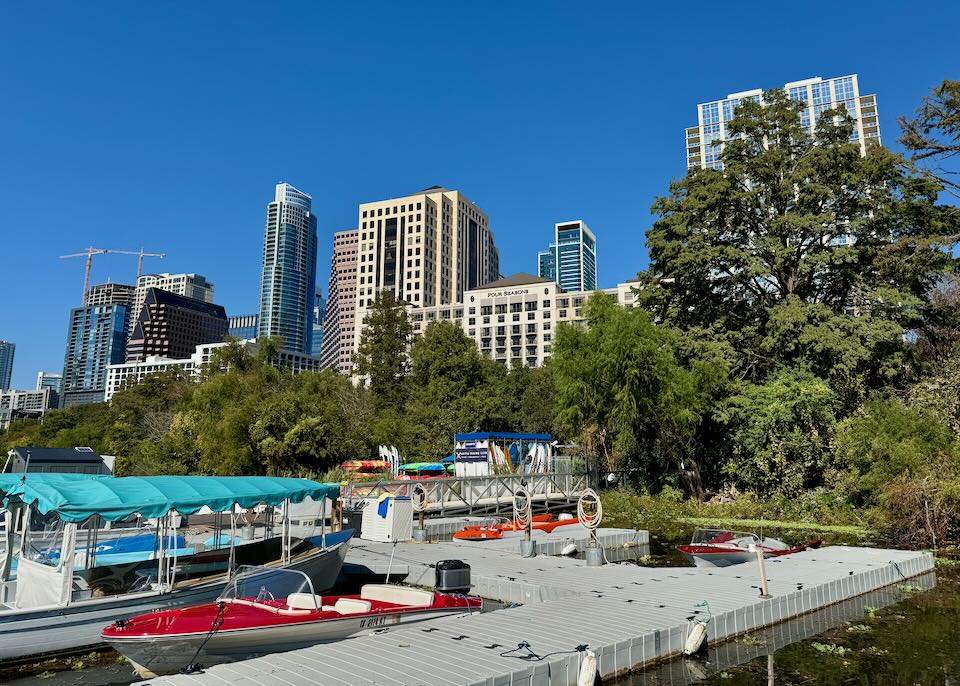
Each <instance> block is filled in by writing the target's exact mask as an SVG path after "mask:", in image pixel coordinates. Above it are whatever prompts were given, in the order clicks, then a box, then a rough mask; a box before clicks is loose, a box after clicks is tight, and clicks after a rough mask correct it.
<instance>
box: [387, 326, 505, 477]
mask: <svg viewBox="0 0 960 686" xmlns="http://www.w3.org/2000/svg"><path fill="white" fill-rule="evenodd" d="M410 358H411V373H410V401H409V403H408V405H407V408H408V409H407V413H406V417H407V419H408V421H409V422H410V424H411V427H412V428H411V431H412V433H413V435H414V436H415V442H414V444H413V446H412V449H413V451H414V453H415V454H416V455H418V456H421V457H429V458H439V457H442V456H444V455H446V454H448V453H449V452H450V451H451V449H452V448H453V436H454V434H456V433H461V432H466V431H477V430H487V431H497V430H503V429H505V428H508V427H507V426H506V425H505V424H506V422H507V421H509V420H507V419H505V417H508V416H509V415H510V412H509V409H508V408H505V407H504V406H503V400H502V395H501V394H500V393H498V392H497V389H498V388H499V387H501V384H504V383H505V380H504V378H505V377H506V372H505V370H504V369H503V367H501V366H500V365H498V364H497V363H496V362H493V361H491V360H489V359H486V358H484V357H482V356H481V355H480V353H479V352H478V351H477V346H476V344H475V343H474V342H473V341H472V340H471V339H469V338H467V336H466V335H465V334H464V333H463V330H462V329H461V328H460V327H459V326H456V325H455V324H452V323H451V322H444V321H441V322H432V323H431V324H430V325H429V326H428V327H427V329H426V331H424V333H423V335H422V336H420V337H419V338H417V339H416V341H414V344H413V347H412V348H411V350H410Z"/></svg>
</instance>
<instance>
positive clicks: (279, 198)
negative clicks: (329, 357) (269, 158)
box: [257, 183, 317, 354]
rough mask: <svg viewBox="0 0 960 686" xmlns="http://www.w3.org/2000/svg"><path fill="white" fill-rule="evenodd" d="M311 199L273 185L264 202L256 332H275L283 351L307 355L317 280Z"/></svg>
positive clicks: (313, 217)
mask: <svg viewBox="0 0 960 686" xmlns="http://www.w3.org/2000/svg"><path fill="white" fill-rule="evenodd" d="M311 202H312V198H311V197H310V196H309V195H307V194H306V193H304V192H302V191H299V190H297V189H296V188H294V187H293V186H291V185H290V184H288V183H279V184H277V191H276V196H275V198H274V201H273V202H271V203H270V204H269V205H267V225H266V228H265V229H264V232H263V270H262V273H261V277H260V319H259V323H258V328H257V336H279V337H280V338H281V339H282V345H283V347H284V348H285V349H286V350H293V351H296V352H301V353H306V354H310V352H311V349H312V339H313V310H314V297H315V292H316V281H317V218H316V216H314V214H313V212H312V211H311Z"/></svg>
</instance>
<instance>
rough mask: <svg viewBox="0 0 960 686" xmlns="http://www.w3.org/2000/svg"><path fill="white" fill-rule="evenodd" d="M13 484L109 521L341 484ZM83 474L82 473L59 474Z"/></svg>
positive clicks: (77, 517)
mask: <svg viewBox="0 0 960 686" xmlns="http://www.w3.org/2000/svg"><path fill="white" fill-rule="evenodd" d="M34 476H35V475H32V474H28V475H27V478H26V479H22V480H21V481H20V482H19V483H16V484H13V485H11V486H10V490H8V491H7V500H8V501H11V500H19V501H22V502H24V503H27V504H30V505H35V506H36V508H37V510H39V511H40V512H41V513H42V514H47V513H48V512H55V513H56V514H57V515H59V517H60V519H62V520H63V521H65V522H83V521H86V520H87V519H88V518H90V517H92V516H94V515H99V516H100V517H102V518H103V519H104V520H106V521H109V522H114V521H119V520H121V519H126V518H127V517H129V516H130V515H132V514H135V513H139V514H140V515H141V516H142V517H146V518H148V519H153V518H156V517H162V516H163V515H165V514H167V513H168V512H170V511H171V510H176V511H177V512H178V513H180V514H184V515H188V514H193V513H195V512H197V511H198V510H200V509H201V508H203V507H208V508H210V509H211V510H213V511H214V512H225V511H227V510H229V509H231V508H232V507H233V506H234V505H239V506H240V507H244V508H251V507H256V506H257V505H259V504H260V503H266V504H267V505H280V504H281V503H283V501H284V500H287V499H289V500H290V501H291V502H294V503H299V502H302V501H303V500H304V499H305V498H307V497H310V498H313V499H314V500H320V499H322V498H331V499H336V498H339V497H340V486H339V484H321V483H317V482H316V481H310V480H308V479H291V478H285V477H270V476H126V477H119V478H114V477H102V478H87V479H76V478H69V479H65V478H60V479H56V478H49V477H50V476H51V475H47V477H48V478H46V479H36V478H33V477H34ZM59 476H61V477H66V476H71V477H75V476H79V475H59Z"/></svg>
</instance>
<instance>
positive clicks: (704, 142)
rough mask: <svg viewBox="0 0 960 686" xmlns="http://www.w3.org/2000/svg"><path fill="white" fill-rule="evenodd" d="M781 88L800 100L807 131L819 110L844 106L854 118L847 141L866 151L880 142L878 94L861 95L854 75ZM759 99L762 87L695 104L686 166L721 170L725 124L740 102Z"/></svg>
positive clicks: (817, 116)
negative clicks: (695, 112) (694, 118)
mask: <svg viewBox="0 0 960 686" xmlns="http://www.w3.org/2000/svg"><path fill="white" fill-rule="evenodd" d="M783 90H784V91H786V93H787V95H788V96H789V97H790V99H791V100H795V101H797V102H802V103H803V104H804V108H803V111H802V112H801V114H800V122H801V123H802V124H803V126H804V127H805V128H806V129H807V130H809V131H810V133H811V134H813V133H814V131H815V130H816V125H817V120H818V119H819V118H820V115H821V113H823V112H824V111H826V110H830V109H838V108H841V107H842V108H844V109H845V110H846V111H847V114H849V115H850V117H851V118H852V119H853V133H852V134H851V135H850V140H851V141H852V142H854V143H858V144H859V145H860V152H861V154H863V155H866V153H867V147H868V146H870V145H880V123H879V120H878V118H877V97H876V96H875V95H860V84H859V82H858V79H857V75H856V74H850V75H849V76H838V77H836V78H832V79H823V78H820V77H819V76H815V77H813V78H810V79H804V80H803V81H793V82H791V83H787V84H784V86H783ZM746 100H755V101H760V102H762V100H763V90H761V89H759V88H755V89H753V90H749V91H743V92H740V93H731V94H729V95H728V96H727V97H726V98H724V99H723V100H715V101H713V102H705V103H701V104H699V105H697V115H698V122H697V125H696V126H691V127H689V128H687V129H686V132H685V135H686V139H687V169H692V168H693V167H705V168H707V169H722V168H723V163H722V162H721V161H720V153H721V151H722V150H723V142H724V141H726V140H727V136H728V134H729V132H728V130H727V127H728V125H729V123H730V121H731V120H732V119H733V116H734V112H735V110H736V108H737V105H739V104H740V103H741V102H744V101H746Z"/></svg>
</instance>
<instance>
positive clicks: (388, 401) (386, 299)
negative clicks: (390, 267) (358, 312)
mask: <svg viewBox="0 0 960 686" xmlns="http://www.w3.org/2000/svg"><path fill="white" fill-rule="evenodd" d="M412 333H413V327H412V326H411V325H410V320H409V318H408V317H407V308H406V303H404V302H403V301H401V300H397V297H396V296H395V295H394V294H393V291H389V290H382V291H379V292H377V296H376V299H375V300H374V302H373V305H372V306H371V307H370V308H369V309H368V310H367V319H366V324H365V326H364V329H363V332H362V333H361V334H360V343H359V345H358V346H357V352H356V353H355V354H354V356H353V365H354V367H353V368H354V372H355V373H356V374H358V375H360V376H365V377H367V378H369V380H370V390H371V391H373V395H374V397H375V398H376V400H377V404H378V406H380V407H392V408H394V409H399V408H401V407H403V403H404V401H405V400H406V396H407V389H406V383H405V379H406V376H407V373H408V372H409V370H410V363H409V358H408V355H407V347H408V345H409V344H410V337H411V335H412Z"/></svg>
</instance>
